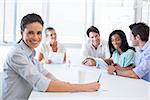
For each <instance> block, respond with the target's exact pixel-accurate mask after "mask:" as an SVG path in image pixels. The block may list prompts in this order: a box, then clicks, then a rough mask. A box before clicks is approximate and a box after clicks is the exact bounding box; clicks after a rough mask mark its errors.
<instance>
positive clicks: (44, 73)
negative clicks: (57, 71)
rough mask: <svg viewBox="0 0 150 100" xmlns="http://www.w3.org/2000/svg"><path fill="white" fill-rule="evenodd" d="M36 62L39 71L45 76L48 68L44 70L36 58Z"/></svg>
mask: <svg viewBox="0 0 150 100" xmlns="http://www.w3.org/2000/svg"><path fill="white" fill-rule="evenodd" d="M36 62H37V63H38V66H39V71H40V73H42V74H43V75H44V76H46V75H47V74H48V73H49V72H48V70H46V69H45V68H44V67H43V64H41V63H39V62H38V61H37V60H36Z"/></svg>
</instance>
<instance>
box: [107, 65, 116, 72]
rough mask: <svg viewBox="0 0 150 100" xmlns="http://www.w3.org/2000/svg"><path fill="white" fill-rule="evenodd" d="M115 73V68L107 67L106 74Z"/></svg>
mask: <svg viewBox="0 0 150 100" xmlns="http://www.w3.org/2000/svg"><path fill="white" fill-rule="evenodd" d="M115 71H116V68H115V67H114V66H113V65H110V66H108V69H107V72H108V73H109V74H113V72H115Z"/></svg>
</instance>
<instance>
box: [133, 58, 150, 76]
mask: <svg viewBox="0 0 150 100" xmlns="http://www.w3.org/2000/svg"><path fill="white" fill-rule="evenodd" d="M149 66H150V55H147V56H145V57H144V58H143V60H142V61H141V63H140V64H138V65H137V66H136V67H135V68H134V69H133V71H134V72H135V73H136V74H137V75H138V76H139V78H142V77H143V76H144V75H146V74H147V73H148V72H150V67H149Z"/></svg>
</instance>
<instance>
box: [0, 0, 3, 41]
mask: <svg viewBox="0 0 150 100" xmlns="http://www.w3.org/2000/svg"><path fill="white" fill-rule="evenodd" d="M3 14H4V0H0V43H2V42H3V23H4V20H3Z"/></svg>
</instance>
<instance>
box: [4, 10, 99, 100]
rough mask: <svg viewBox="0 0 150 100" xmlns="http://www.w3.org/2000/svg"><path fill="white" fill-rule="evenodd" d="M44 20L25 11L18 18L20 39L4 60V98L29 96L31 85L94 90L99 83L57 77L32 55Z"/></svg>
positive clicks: (43, 89) (54, 89) (17, 99)
mask: <svg viewBox="0 0 150 100" xmlns="http://www.w3.org/2000/svg"><path fill="white" fill-rule="evenodd" d="M43 24H44V22H43V20H42V19H41V17H40V16H39V15H37V14H34V13H32V14H27V15H26V16H24V17H23V19H22V20H21V36H22V38H21V40H20V41H19V42H18V44H16V45H15V46H14V48H12V49H11V51H10V52H9V54H8V56H7V59H6V61H5V63H4V66H3V67H4V80H3V87H2V88H3V91H2V93H3V94H2V99H3V100H28V98H29V96H30V94H31V92H32V90H33V88H36V90H38V91H41V92H57V91H58V92H79V91H84V92H88V91H96V90H98V89H99V87H100V84H99V83H97V82H92V83H87V84H70V83H68V82H63V81H60V80H58V79H56V78H55V77H54V76H53V75H52V74H51V73H50V72H48V71H47V70H46V69H44V68H43V66H42V65H41V64H40V63H39V62H38V61H37V60H36V59H35V58H34V56H35V48H36V47H37V46H38V45H39V44H40V42H41V40H42V30H43Z"/></svg>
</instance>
